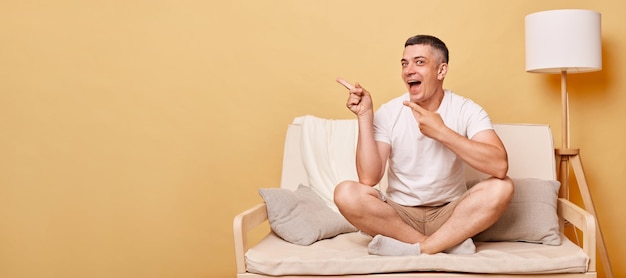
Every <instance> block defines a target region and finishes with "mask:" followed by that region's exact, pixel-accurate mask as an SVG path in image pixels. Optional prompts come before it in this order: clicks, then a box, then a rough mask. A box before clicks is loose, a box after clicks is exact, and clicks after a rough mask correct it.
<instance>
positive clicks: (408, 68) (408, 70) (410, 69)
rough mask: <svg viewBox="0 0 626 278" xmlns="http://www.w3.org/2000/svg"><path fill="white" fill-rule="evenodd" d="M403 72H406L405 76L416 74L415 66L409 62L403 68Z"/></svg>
mask: <svg viewBox="0 0 626 278" xmlns="http://www.w3.org/2000/svg"><path fill="white" fill-rule="evenodd" d="M402 74H404V76H411V75H413V74H415V66H413V65H412V64H408V65H407V66H406V67H404V68H402Z"/></svg>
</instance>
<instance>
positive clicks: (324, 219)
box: [259, 185, 356, 245]
mask: <svg viewBox="0 0 626 278" xmlns="http://www.w3.org/2000/svg"><path fill="white" fill-rule="evenodd" d="M259 194H260V195H261V197H263V200H265V204H266V206H267V218H268V220H269V222H270V227H271V228H272V230H273V231H274V232H275V233H276V234H277V235H278V236H280V237H281V238H282V239H284V240H286V241H288V242H291V243H295V244H298V245H310V244H312V243H314V242H316V241H318V240H321V239H325V238H331V237H334V236H336V235H339V234H342V233H347V232H354V231H356V228H354V226H352V225H351V224H350V223H349V222H348V221H347V220H346V219H345V218H344V217H343V216H342V215H341V214H339V213H337V212H335V211H333V210H332V209H331V208H329V207H328V206H326V204H325V203H324V201H323V200H322V198H320V197H319V196H318V195H317V193H315V192H314V191H313V190H312V189H311V188H310V187H308V186H304V185H299V186H298V189H296V190H295V191H291V190H288V189H281V188H268V189H259Z"/></svg>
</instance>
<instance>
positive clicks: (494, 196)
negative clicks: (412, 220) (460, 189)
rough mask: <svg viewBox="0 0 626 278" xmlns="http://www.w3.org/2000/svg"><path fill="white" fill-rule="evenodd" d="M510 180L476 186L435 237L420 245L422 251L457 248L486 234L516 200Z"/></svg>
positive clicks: (485, 182) (429, 251) (435, 233)
mask: <svg viewBox="0 0 626 278" xmlns="http://www.w3.org/2000/svg"><path fill="white" fill-rule="evenodd" d="M513 191H514V189H513V181H512V180H511V179H510V178H508V177H507V178H505V179H497V178H490V179H488V180H485V181H482V182H480V183H478V184H476V185H474V186H473V187H472V188H471V189H470V194H469V196H467V197H466V198H465V199H464V200H463V201H461V202H460V203H459V204H458V205H457V207H456V208H455V209H454V211H453V212H452V215H451V216H450V218H449V219H448V220H447V221H446V222H445V223H444V224H443V225H442V226H441V227H440V228H439V229H438V230H437V231H436V232H434V233H433V234H432V235H430V236H429V237H427V238H426V239H425V240H424V241H422V242H420V250H421V252H422V253H425V254H434V253H438V252H441V251H443V250H446V249H448V248H451V247H453V246H456V245H457V244H459V243H462V242H463V241H464V240H466V239H468V238H471V237H473V236H474V235H476V234H478V233H480V232H482V231H484V230H485V229H487V228H489V227H490V226H491V225H493V224H494V223H495V222H496V221H497V220H498V219H499V218H500V216H502V214H503V213H504V211H505V210H506V208H507V207H508V204H509V202H510V201H511V198H513Z"/></svg>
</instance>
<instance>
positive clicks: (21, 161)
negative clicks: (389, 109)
mask: <svg viewBox="0 0 626 278" xmlns="http://www.w3.org/2000/svg"><path fill="white" fill-rule="evenodd" d="M366 2H367V1H365V2H364V1H286V0H277V1H251V0H250V1H220V2H218V3H213V2H210V1H188V0H184V1H179V0H177V1H173V0H163V1H136V0H135V1H38V0H35V1H11V0H9V1H2V2H0V130H1V131H0V277H232V276H234V272H235V267H234V254H233V253H234V252H233V247H232V242H233V240H232V232H231V223H232V218H233V216H234V215H235V214H237V213H239V212H241V211H243V210H244V209H246V208H248V207H250V206H252V205H253V204H255V203H257V202H260V198H259V196H258V193H257V188H259V187H275V186H277V183H278V179H279V176H280V172H279V169H280V166H281V155H282V154H281V151H282V149H281V148H282V140H283V136H284V131H285V127H286V124H287V123H289V122H290V120H291V119H292V118H293V117H295V116H298V115H303V114H315V115H318V116H323V117H332V118H347V117H351V114H350V113H349V112H348V111H347V110H346V109H345V107H344V101H345V90H344V89H342V88H341V87H340V86H339V85H337V84H336V83H335V82H334V79H335V77H338V76H342V77H344V78H346V79H348V80H350V81H360V82H361V83H362V84H363V85H364V86H366V87H367V88H368V89H369V90H370V91H371V92H372V93H373V95H374V100H375V102H376V105H379V104H381V103H382V102H384V101H386V100H389V99H391V98H392V97H394V96H397V95H398V94H400V93H402V92H403V90H404V87H403V85H402V84H401V82H400V78H399V76H400V75H399V74H400V67H399V57H400V55H401V51H402V44H403V42H404V40H405V39H406V38H407V37H409V36H411V35H414V34H416V33H429V34H434V35H437V36H439V37H440V38H442V39H443V40H445V41H446V42H447V44H448V46H449V48H450V49H451V61H450V62H451V63H450V72H449V75H448V78H447V81H446V84H445V85H446V87H447V88H449V89H452V90H454V91H456V92H457V93H460V94H463V95H465V96H467V97H470V98H473V99H474V100H476V101H477V102H479V103H481V104H482V105H483V106H484V107H485V108H486V109H487V110H488V111H489V112H490V114H491V117H492V119H493V120H494V121H496V122H531V123H548V124H551V125H552V126H553V131H554V135H555V142H556V144H557V146H559V145H560V143H559V142H560V112H559V111H560V98H559V79H558V76H554V75H553V76H548V75H539V74H530V73H526V72H525V71H524V27H523V24H524V16H525V15H526V14H529V13H531V12H535V11H540V10H548V9H558V8H584V9H593V10H596V11H599V12H601V13H602V24H603V26H602V27H603V42H604V44H603V54H604V56H603V60H604V69H603V70H602V71H601V72H597V73H589V74H580V75H571V76H570V94H571V95H570V97H571V107H572V111H571V118H572V130H571V136H572V145H573V146H576V147H580V148H581V150H582V156H583V160H584V163H585V170H586V173H587V174H588V180H589V183H590V184H591V187H592V188H591V189H592V193H593V198H594V199H595V201H596V208H597V210H598V213H599V220H600V223H601V225H602V228H603V229H604V231H605V237H606V241H607V243H608V245H609V246H608V249H609V253H610V256H611V257H612V261H613V266H614V271H615V273H616V275H617V276H626V266H624V265H623V264H622V263H620V262H623V261H625V260H626V241H625V240H624V239H623V235H624V234H626V222H624V221H622V220H623V212H624V211H625V210H626V205H625V202H624V201H623V199H624V197H623V196H625V195H626V189H625V188H624V186H622V184H623V181H624V180H626V174H625V173H626V171H625V170H624V162H623V160H622V159H621V158H622V157H624V156H626V147H625V146H624V144H623V141H624V139H623V138H624V137H626V122H625V121H624V120H623V116H622V114H623V111H624V108H623V106H624V104H625V103H626V94H625V92H626V79H625V78H624V76H625V74H626V69H625V68H624V66H623V65H625V64H626V56H625V55H624V54H623V49H626V37H625V36H624V26H625V25H626V19H625V18H626V14H625V13H626V3H624V2H623V1H619V0H611V1H607V0H605V1H593V2H591V1H582V0H580V1H570V0H567V1H566V0H562V1H524V0H513V1H495V0H493V1H487V0H482V1H428V2H427V1H391V2H390V1H370V2H371V3H370V2H367V3H366Z"/></svg>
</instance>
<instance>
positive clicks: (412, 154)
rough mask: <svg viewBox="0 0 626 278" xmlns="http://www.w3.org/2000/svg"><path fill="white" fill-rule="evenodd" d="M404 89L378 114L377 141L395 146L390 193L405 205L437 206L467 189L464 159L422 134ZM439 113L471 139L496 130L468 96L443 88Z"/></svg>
mask: <svg viewBox="0 0 626 278" xmlns="http://www.w3.org/2000/svg"><path fill="white" fill-rule="evenodd" d="M408 99H409V94H408V93H405V94H403V95H402V96H400V97H397V98H395V99H392V100H391V101H389V102H387V103H385V104H383V105H382V106H381V107H380V108H379V109H378V110H377V111H376V113H375V116H374V137H375V140H376V141H380V142H384V143H388V144H390V145H391V154H390V157H389V171H388V179H389V187H388V188H387V195H388V196H389V198H391V199H392V200H393V201H395V202H397V203H399V204H401V205H405V206H437V205H442V204H445V203H447V202H450V201H453V200H455V199H456V198H458V197H459V196H461V195H462V194H463V193H464V192H465V191H466V190H467V189H466V187H465V173H464V170H463V160H461V158H459V157H457V155H456V154H455V153H453V152H452V151H450V150H449V149H448V148H446V147H445V146H444V145H443V144H441V143H440V142H438V141H436V140H434V139H431V138H429V137H426V136H425V135H423V134H422V133H421V132H420V130H419V127H418V125H417V121H416V120H415V118H414V117H413V113H412V110H411V108H409V107H407V106H405V105H403V104H402V102H403V101H404V100H408ZM437 113H439V114H440V115H441V117H442V118H443V122H444V123H445V125H446V126H448V127H449V128H451V129H452V130H454V131H456V132H457V133H458V134H460V135H462V136H465V137H467V138H472V136H474V135H476V134H477V133H478V132H480V131H483V130H487V129H493V125H492V123H491V120H490V119H489V116H488V115H487V112H485V110H483V108H482V107H480V106H479V105H478V104H476V103H475V102H473V101H472V100H470V99H467V98H464V97H462V96H459V95H457V94H455V93H453V92H451V91H448V90H445V93H444V97H443V100H442V102H441V105H440V106H439V109H438V110H437Z"/></svg>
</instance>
